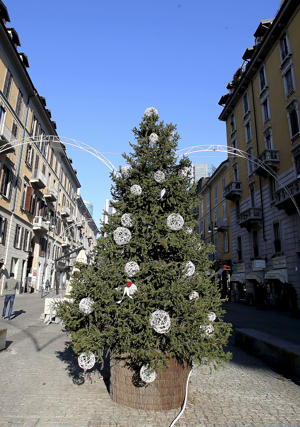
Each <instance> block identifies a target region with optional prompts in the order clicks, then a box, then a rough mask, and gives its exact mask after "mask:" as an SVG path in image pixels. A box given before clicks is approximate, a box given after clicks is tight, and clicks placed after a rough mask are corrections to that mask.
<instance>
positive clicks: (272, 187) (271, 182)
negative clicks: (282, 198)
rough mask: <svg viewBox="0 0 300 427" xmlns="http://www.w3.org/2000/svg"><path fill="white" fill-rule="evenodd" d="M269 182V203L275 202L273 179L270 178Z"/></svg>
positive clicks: (274, 183)
mask: <svg viewBox="0 0 300 427" xmlns="http://www.w3.org/2000/svg"><path fill="white" fill-rule="evenodd" d="M269 179H270V181H269V188H270V199H271V201H274V200H275V194H276V181H275V179H274V178H273V177H272V176H270V178H269Z"/></svg>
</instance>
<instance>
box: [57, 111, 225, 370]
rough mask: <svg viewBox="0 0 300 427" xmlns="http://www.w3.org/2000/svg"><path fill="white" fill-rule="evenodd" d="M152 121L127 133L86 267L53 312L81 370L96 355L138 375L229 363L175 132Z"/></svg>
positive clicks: (151, 114) (152, 117)
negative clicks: (110, 211) (171, 361)
mask: <svg viewBox="0 0 300 427" xmlns="http://www.w3.org/2000/svg"><path fill="white" fill-rule="evenodd" d="M158 120H159V117H158V112H157V110H156V109H155V108H153V107H150V108H148V109H146V111H145V114H144V116H143V119H142V121H141V123H140V126H139V128H134V129H133V133H134V136H135V139H136V143H135V144H130V145H131V147H132V150H133V151H132V153H131V154H129V155H125V154H123V156H124V158H125V159H126V161H127V166H125V167H122V168H121V169H120V171H119V172H118V173H113V174H112V179H113V182H114V185H113V187H112V198H113V200H114V201H113V206H114V207H115V209H116V213H115V214H114V215H111V216H109V222H108V224H103V227H102V235H101V237H100V238H99V240H98V244H97V246H96V249H95V254H94V260H95V262H94V265H89V266H81V267H80V271H78V272H77V273H76V274H75V275H74V278H73V282H72V292H71V298H72V302H65V303H63V304H61V306H60V308H59V312H58V315H59V317H60V318H61V319H62V320H63V322H64V325H65V328H66V330H67V332H69V333H70V336H71V345H72V347H73V349H74V351H75V352H76V353H77V354H80V355H81V356H80V357H79V364H80V365H81V366H82V367H83V368H84V369H87V368H90V367H91V366H92V365H93V363H94V360H95V358H96V359H98V360H99V361H100V362H101V361H103V359H102V357H103V352H104V351H109V352H110V354H111V355H112V356H113V357H118V356H121V355H124V354H126V355H127V357H128V363H130V365H131V366H132V367H134V368H135V369H136V370H139V369H140V368H141V367H142V371H143V370H145V369H147V370H148V374H151V372H155V371H156V370H157V369H160V368H161V367H162V366H164V364H165V362H166V357H167V356H166V355H167V354H170V355H171V356H172V357H175V358H177V359H178V360H179V361H181V362H188V363H192V362H196V363H200V364H201V363H209V362H213V363H214V364H215V366H217V365H219V364H220V363H222V362H224V361H225V360H228V359H229V357H230V355H229V354H228V353H225V352H224V349H223V347H224V345H225V344H226V343H227V340H228V337H229V334H230V325H229V324H227V323H225V322H224V321H223V320H222V315H223V313H224V312H223V310H222V307H221V304H222V300H221V297H220V294H219V290H218V287H217V286H216V285H215V284H214V282H213V281H212V280H211V277H212V276H213V274H214V271H213V270H212V265H213V261H212V259H211V258H212V257H210V254H211V253H212V252H213V247H212V246H211V245H206V244H205V243H204V242H203V241H202V240H201V239H200V236H199V235H197V234H195V233H194V232H193V230H194V229H195V225H196V218H195V214H194V213H193V207H195V205H196V204H197V200H196V191H195V186H192V185H191V179H190V161H189V160H188V159H187V158H183V159H181V160H180V161H178V159H177V157H176V147H177V143H178V139H179V135H178V134H177V133H176V127H175V126H174V125H172V124H166V125H165V124H164V122H159V121H158ZM94 356H95V358H94ZM142 378H143V377H142Z"/></svg>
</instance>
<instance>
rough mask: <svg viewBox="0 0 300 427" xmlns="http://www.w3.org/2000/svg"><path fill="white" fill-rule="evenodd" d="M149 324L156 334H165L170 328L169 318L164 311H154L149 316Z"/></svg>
mask: <svg viewBox="0 0 300 427" xmlns="http://www.w3.org/2000/svg"><path fill="white" fill-rule="evenodd" d="M149 323H150V325H151V326H152V328H153V329H154V330H155V332H157V333H158V334H166V333H167V332H168V331H169V329H170V327H171V319H170V316H169V314H168V313H167V312H166V311H164V310H156V311H154V312H153V313H152V314H151V316H150V319H149Z"/></svg>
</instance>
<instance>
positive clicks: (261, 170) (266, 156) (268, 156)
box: [253, 149, 280, 176]
mask: <svg viewBox="0 0 300 427" xmlns="http://www.w3.org/2000/svg"><path fill="white" fill-rule="evenodd" d="M258 160H260V162H259V163H255V162H254V163H253V165H254V166H253V172H255V173H256V174H257V175H263V176H266V175H268V174H269V172H268V168H271V169H273V170H278V169H279V163H280V161H279V151H278V150H270V149H267V150H265V151H264V152H263V153H261V154H260V155H259V157H258ZM265 167H266V169H267V170H266V169H265Z"/></svg>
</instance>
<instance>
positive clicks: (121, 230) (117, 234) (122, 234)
mask: <svg viewBox="0 0 300 427" xmlns="http://www.w3.org/2000/svg"><path fill="white" fill-rule="evenodd" d="M130 240H131V232H130V230H128V228H125V227H118V228H117V229H116V230H115V231H114V241H115V242H116V244H117V245H126V244H127V243H129V242H130Z"/></svg>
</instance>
